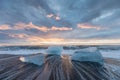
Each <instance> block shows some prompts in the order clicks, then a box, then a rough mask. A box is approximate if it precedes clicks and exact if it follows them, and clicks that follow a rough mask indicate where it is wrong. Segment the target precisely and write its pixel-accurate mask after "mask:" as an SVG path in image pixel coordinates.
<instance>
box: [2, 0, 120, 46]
mask: <svg viewBox="0 0 120 80" xmlns="http://www.w3.org/2000/svg"><path fill="white" fill-rule="evenodd" d="M119 3H120V0H0V45H1V46H2V45H41V44H42V45H45V44H76V45H110V44H111V45H120V5H119Z"/></svg>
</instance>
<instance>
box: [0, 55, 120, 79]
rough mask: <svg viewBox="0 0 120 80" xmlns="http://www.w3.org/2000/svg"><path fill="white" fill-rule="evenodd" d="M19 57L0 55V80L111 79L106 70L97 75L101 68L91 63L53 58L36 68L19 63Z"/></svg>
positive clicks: (111, 60) (106, 61)
mask: <svg viewBox="0 0 120 80" xmlns="http://www.w3.org/2000/svg"><path fill="white" fill-rule="evenodd" d="M20 56H21V55H9V54H0V80H76V79H77V80H81V79H82V78H84V79H85V80H93V79H95V80H102V79H104V80H110V79H108V78H110V77H111V76H109V74H108V71H107V70H106V69H104V70H103V72H100V73H99V70H101V69H102V68H100V69H99V66H98V65H96V64H95V66H94V65H93V64H91V63H80V62H77V61H72V62H70V61H69V60H68V58H67V57H66V58H64V59H62V58H61V57H60V56H54V57H53V58H48V59H47V60H46V62H45V64H44V65H42V66H37V65H34V64H31V63H23V62H21V61H20V60H19V57H20ZM118 62H120V61H117V60H114V59H110V58H109V59H105V64H106V63H107V64H114V65H116V64H117V65H118V64H119V63H118ZM88 65H89V66H88ZM118 66H120V64H119V65H118ZM101 73H102V74H101ZM106 73H107V74H106ZM113 73H114V72H113ZM80 74H81V75H82V76H81V75H80ZM105 74H106V75H108V76H105ZM114 75H118V76H115V78H116V79H115V80H117V78H119V79H120V73H119V74H118V73H116V72H115V73H114ZM84 79H82V80H84Z"/></svg>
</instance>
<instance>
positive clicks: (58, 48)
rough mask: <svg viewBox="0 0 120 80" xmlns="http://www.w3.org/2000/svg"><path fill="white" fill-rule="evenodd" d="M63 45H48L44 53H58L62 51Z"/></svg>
mask: <svg viewBox="0 0 120 80" xmlns="http://www.w3.org/2000/svg"><path fill="white" fill-rule="evenodd" d="M62 50H63V47H62V46H50V47H48V49H47V50H46V54H56V55H60V54H61V53H62Z"/></svg>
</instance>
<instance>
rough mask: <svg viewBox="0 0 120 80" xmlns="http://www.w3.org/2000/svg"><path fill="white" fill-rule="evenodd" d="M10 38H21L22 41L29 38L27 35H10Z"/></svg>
mask: <svg viewBox="0 0 120 80" xmlns="http://www.w3.org/2000/svg"><path fill="white" fill-rule="evenodd" d="M9 36H10V37H12V38H20V39H23V38H27V37H28V35H27V34H9Z"/></svg>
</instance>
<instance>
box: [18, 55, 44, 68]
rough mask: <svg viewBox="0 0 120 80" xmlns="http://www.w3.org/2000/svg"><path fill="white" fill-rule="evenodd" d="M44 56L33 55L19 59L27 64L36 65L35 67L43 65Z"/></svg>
mask: <svg viewBox="0 0 120 80" xmlns="http://www.w3.org/2000/svg"><path fill="white" fill-rule="evenodd" d="M44 58H45V57H44V54H41V53H40V54H34V55H30V56H25V57H23V56H21V57H20V58H19V59H20V61H22V62H27V63H33V64H36V65H39V66H41V65H43V64H44V61H45V60H44Z"/></svg>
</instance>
